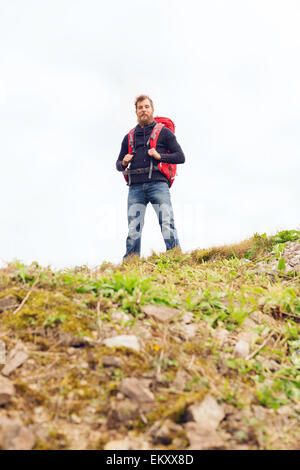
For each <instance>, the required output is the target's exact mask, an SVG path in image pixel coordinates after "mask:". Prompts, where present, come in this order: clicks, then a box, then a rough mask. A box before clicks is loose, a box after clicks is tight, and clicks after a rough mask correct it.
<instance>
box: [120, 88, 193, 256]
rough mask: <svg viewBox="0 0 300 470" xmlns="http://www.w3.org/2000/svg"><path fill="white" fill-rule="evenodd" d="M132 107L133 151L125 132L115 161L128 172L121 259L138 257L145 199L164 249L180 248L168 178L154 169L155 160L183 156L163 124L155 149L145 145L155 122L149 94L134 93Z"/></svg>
mask: <svg viewBox="0 0 300 470" xmlns="http://www.w3.org/2000/svg"><path fill="white" fill-rule="evenodd" d="M135 110H136V115H137V122H138V125H137V126H136V127H135V129H134V132H133V131H132V137H133V139H132V149H134V150H133V151H132V153H130V152H129V148H130V144H129V138H128V137H129V134H126V135H125V137H124V139H123V141H122V146H121V151H120V154H119V157H118V159H117V162H116V168H117V170H118V171H122V172H123V174H124V175H125V174H126V175H128V178H127V177H126V179H127V181H128V185H129V191H128V202H127V217H128V236H127V239H126V253H125V255H124V259H125V258H127V257H128V256H131V255H138V256H140V253H141V236H142V230H143V226H144V218H145V213H146V207H147V204H148V203H149V202H150V203H151V204H152V206H153V208H154V210H155V212H156V214H157V217H158V221H159V225H160V229H161V232H162V235H163V238H164V242H165V245H166V249H167V250H171V249H172V248H174V247H176V246H177V247H179V248H180V244H179V240H178V236H177V231H176V228H175V222H174V214H173V208H172V204H171V197H170V190H169V180H168V178H167V176H166V175H165V174H164V173H162V172H161V171H160V170H159V169H158V166H157V164H158V163H159V162H163V163H171V164H179V163H184V162H185V156H184V154H183V151H182V150H181V147H180V145H179V144H178V142H177V140H176V137H175V135H174V133H173V132H172V131H171V130H170V129H168V128H167V127H165V126H163V127H162V129H161V131H160V133H159V135H158V139H157V142H156V148H149V142H150V136H151V135H152V132H153V130H154V127H155V125H156V121H155V120H154V117H153V115H154V106H153V101H152V100H151V98H149V96H147V95H140V96H138V97H137V98H136V100H135ZM151 160H152V163H151ZM128 169H129V171H128ZM125 170H126V171H125Z"/></svg>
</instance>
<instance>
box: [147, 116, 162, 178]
mask: <svg viewBox="0 0 300 470" xmlns="http://www.w3.org/2000/svg"><path fill="white" fill-rule="evenodd" d="M163 127H164V124H162V123H161V122H158V123H157V124H155V126H154V129H153V131H152V132H151V135H150V137H149V140H148V142H147V145H149V143H150V148H151V149H156V144H157V139H158V137H159V134H160V133H161V130H162V128H163ZM152 171H153V158H151V161H150V170H149V177H148V178H149V179H151V177H152Z"/></svg>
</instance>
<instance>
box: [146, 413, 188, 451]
mask: <svg viewBox="0 0 300 470" xmlns="http://www.w3.org/2000/svg"><path fill="white" fill-rule="evenodd" d="M182 430H183V428H182V426H179V424H176V423H174V422H173V421H171V420H170V419H167V420H166V421H165V422H164V423H160V422H156V423H155V424H154V425H153V426H152V427H151V428H150V429H149V434H150V435H151V437H152V439H153V441H154V443H155V444H163V445H169V444H171V443H172V441H173V440H174V439H175V438H176V437H177V436H176V435H178V433H180V432H182Z"/></svg>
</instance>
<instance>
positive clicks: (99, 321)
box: [97, 300, 102, 339]
mask: <svg viewBox="0 0 300 470" xmlns="http://www.w3.org/2000/svg"><path fill="white" fill-rule="evenodd" d="M100 315H101V310H100V300H98V302H97V326H98V339H100V338H101V327H102V321H101V318H100Z"/></svg>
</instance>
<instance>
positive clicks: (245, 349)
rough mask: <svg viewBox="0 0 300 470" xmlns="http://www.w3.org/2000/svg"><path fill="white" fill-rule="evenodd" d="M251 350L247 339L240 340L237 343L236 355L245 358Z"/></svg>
mask: <svg viewBox="0 0 300 470" xmlns="http://www.w3.org/2000/svg"><path fill="white" fill-rule="evenodd" d="M249 351H250V347H249V344H248V343H246V341H243V340H241V341H238V342H237V343H236V345H235V348H234V355H235V357H240V358H242V359H245V358H246V357H247V356H248V354H249Z"/></svg>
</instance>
